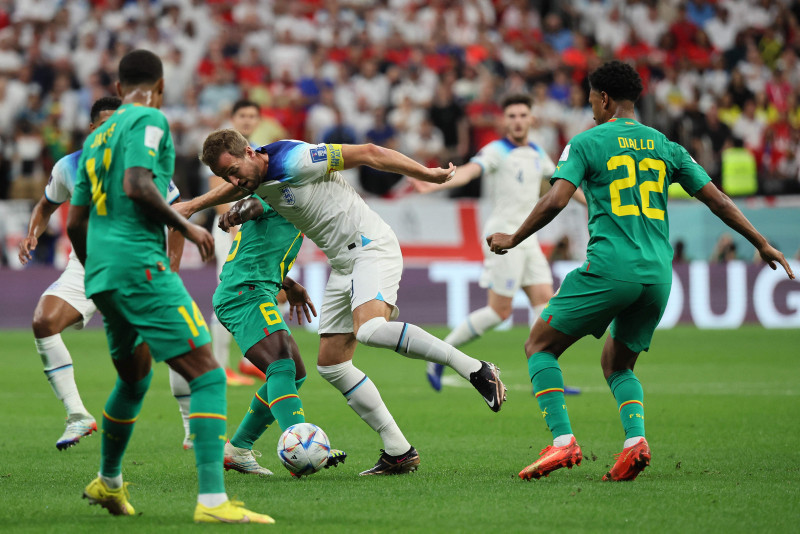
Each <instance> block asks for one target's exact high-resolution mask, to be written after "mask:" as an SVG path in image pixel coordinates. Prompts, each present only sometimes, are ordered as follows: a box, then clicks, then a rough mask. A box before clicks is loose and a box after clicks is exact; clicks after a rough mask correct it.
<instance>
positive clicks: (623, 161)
mask: <svg viewBox="0 0 800 534" xmlns="http://www.w3.org/2000/svg"><path fill="white" fill-rule="evenodd" d="M606 167H608V170H609V171H613V170H614V169H616V168H617V167H625V168H626V169H627V171H628V176H626V177H625V178H620V179H619V180H614V181H613V182H611V184H610V185H609V186H608V188H609V194H610V195H611V211H612V212H613V213H614V215H616V216H618V217H624V216H626V215H636V216H639V215H641V214H642V213H643V214H644V216H645V217H647V218H649V219H658V220H660V221H663V220H664V210H661V209H658V208H653V207H651V206H650V193H661V194H663V193H664V178H665V177H666V176H667V166H666V164H665V163H664V162H663V161H662V160H660V159H652V158H645V159H643V160H642V161H640V162H639V171H650V170H652V171H658V181H657V182H654V181H652V180H649V181H646V182H642V184H641V185H639V193H640V194H641V196H642V210H641V212H640V211H639V206H637V205H635V204H625V205H623V204H622V199H621V197H620V191H622V190H623V189H628V188H630V187H633V186H635V185H636V162H635V161H634V159H633V158H632V157H631V156H628V155H625V154H623V155H621V156H614V157H612V158H611V159H609V160H608V163H606Z"/></svg>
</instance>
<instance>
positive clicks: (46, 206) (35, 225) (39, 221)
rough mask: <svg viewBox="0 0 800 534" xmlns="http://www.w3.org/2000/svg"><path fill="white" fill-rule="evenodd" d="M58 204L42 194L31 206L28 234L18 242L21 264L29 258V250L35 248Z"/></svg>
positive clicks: (25, 262)
mask: <svg viewBox="0 0 800 534" xmlns="http://www.w3.org/2000/svg"><path fill="white" fill-rule="evenodd" d="M60 205H61V204H53V203H52V202H50V201H49V200H47V197H45V196H44V195H42V198H40V199H39V202H37V203H36V205H35V206H34V207H33V213H31V221H30V223H29V224H28V235H27V236H25V239H23V240H22V241H20V243H19V262H20V263H21V264H22V265H25V264H27V263H28V262H29V261H30V260H31V258H32V256H31V251H34V250H36V245H38V244H39V237H40V236H41V235H42V234H43V233H44V231H45V230H46V229H47V223H48V222H50V216H51V215H53V213H55V211H56V210H57V209H58V207H59V206H60Z"/></svg>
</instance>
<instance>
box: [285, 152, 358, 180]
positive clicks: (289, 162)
mask: <svg viewBox="0 0 800 534" xmlns="http://www.w3.org/2000/svg"><path fill="white" fill-rule="evenodd" d="M283 164H284V172H285V174H286V179H285V181H288V182H290V183H292V184H297V185H300V184H305V183H309V182H313V181H315V180H319V179H320V178H321V177H322V176H324V175H326V174H328V173H329V172H332V171H338V170H342V169H343V168H344V161H343V160H342V145H330V144H325V143H320V144H318V145H312V144H309V143H299V144H297V145H295V146H293V147H292V148H291V149H289V150H288V151H287V152H286V155H285V159H284V162H283ZM281 181H284V180H281Z"/></svg>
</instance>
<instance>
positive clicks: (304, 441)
mask: <svg viewBox="0 0 800 534" xmlns="http://www.w3.org/2000/svg"><path fill="white" fill-rule="evenodd" d="M330 452H331V442H330V441H329V440H328V436H327V435H326V434H325V432H323V430H322V429H321V428H320V427H318V426H317V425H312V424H311V423H298V424H296V425H292V426H290V427H289V428H287V429H286V430H285V431H284V433H283V434H281V437H280V438H279V439H278V458H280V460H281V462H282V463H283V465H284V466H285V467H286V469H288V470H289V471H291V472H292V473H294V474H295V475H297V476H304V475H310V474H312V473H316V472H317V471H319V470H320V469H322V468H323V467H325V464H327V463H328V456H329V455H330Z"/></svg>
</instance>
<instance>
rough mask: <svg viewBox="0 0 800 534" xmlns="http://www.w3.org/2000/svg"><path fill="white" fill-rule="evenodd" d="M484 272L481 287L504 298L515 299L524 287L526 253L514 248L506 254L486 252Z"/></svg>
mask: <svg viewBox="0 0 800 534" xmlns="http://www.w3.org/2000/svg"><path fill="white" fill-rule="evenodd" d="M484 253H485V259H484V261H483V272H481V277H480V280H479V285H480V286H481V287H483V288H486V289H491V290H492V291H494V292H495V293H497V294H498V295H500V296H503V297H509V298H513V297H514V295H515V294H516V292H517V290H519V288H520V287H522V272H523V270H524V267H525V251H524V250H522V249H519V250H518V249H516V248H513V249H511V250H509V251H508V252H507V253H506V254H502V255H501V254H494V253H492V252H488V251H484Z"/></svg>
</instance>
